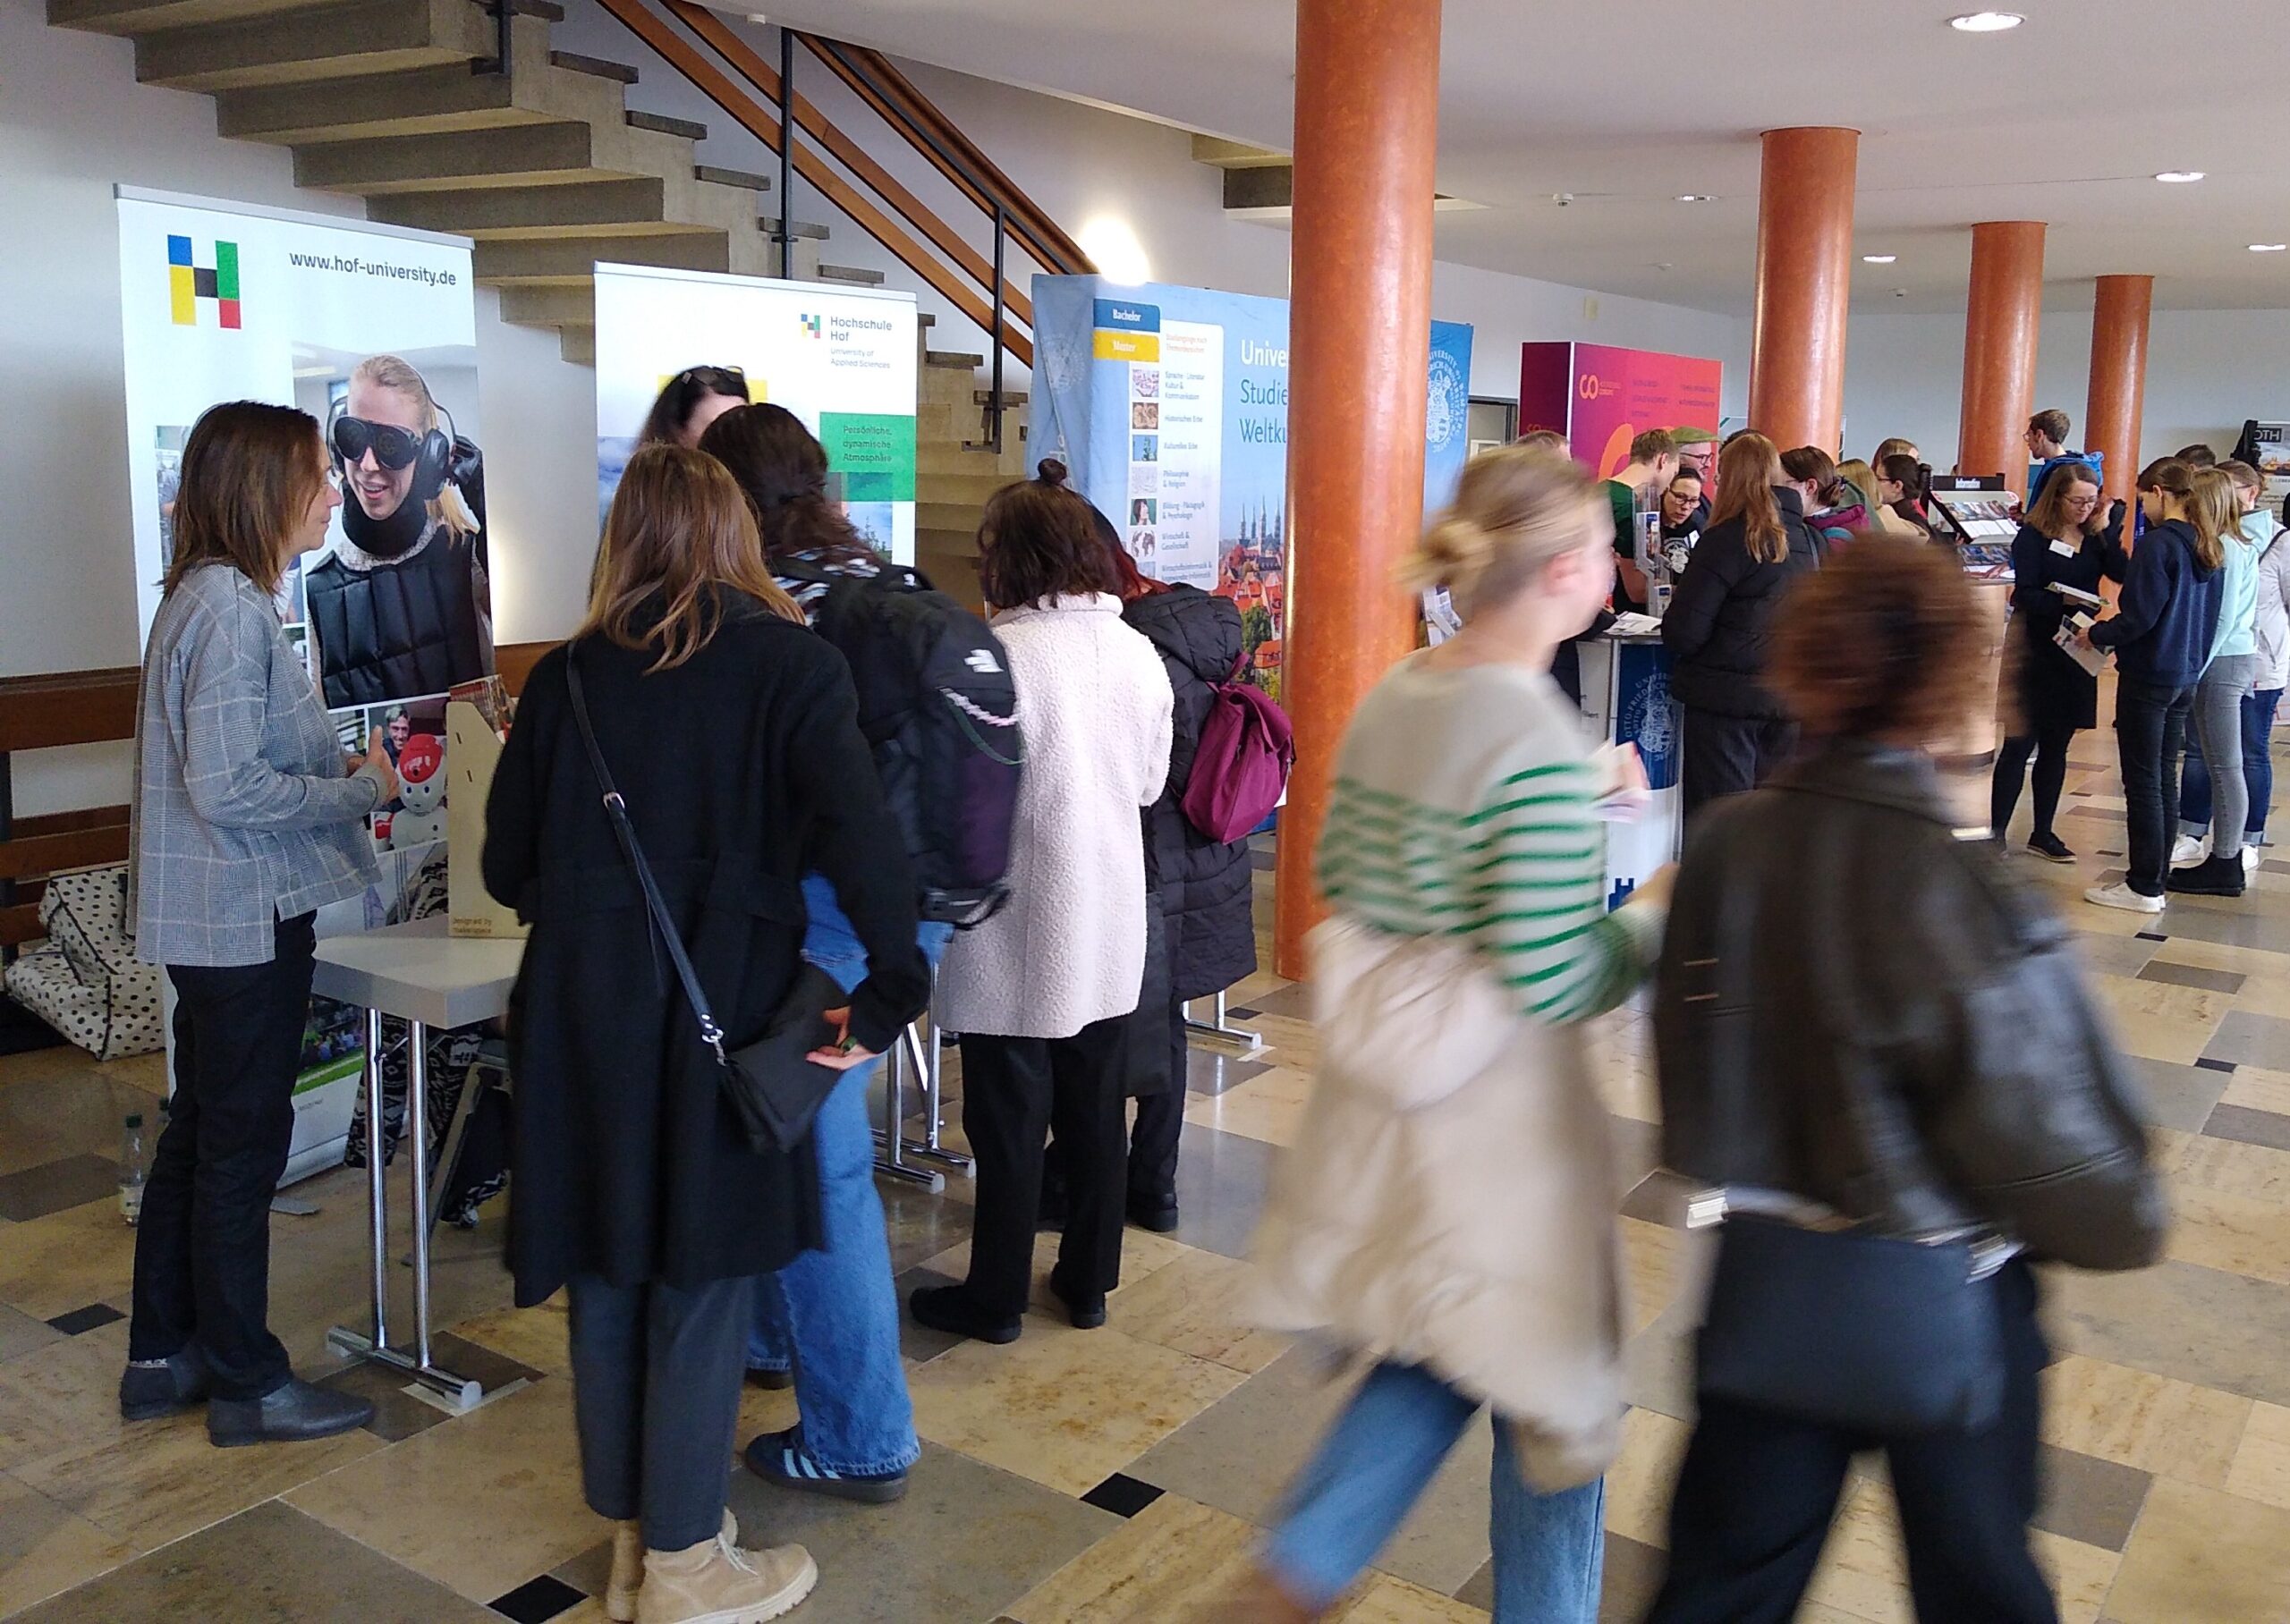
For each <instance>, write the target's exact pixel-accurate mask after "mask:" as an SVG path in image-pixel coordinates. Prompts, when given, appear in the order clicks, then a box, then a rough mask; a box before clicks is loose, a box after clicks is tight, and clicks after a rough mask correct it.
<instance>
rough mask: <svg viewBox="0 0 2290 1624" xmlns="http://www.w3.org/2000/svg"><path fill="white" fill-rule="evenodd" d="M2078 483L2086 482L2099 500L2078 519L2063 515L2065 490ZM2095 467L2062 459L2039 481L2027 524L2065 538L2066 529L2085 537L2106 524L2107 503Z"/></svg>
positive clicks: (2097, 470)
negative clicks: (2040, 492) (2040, 491)
mask: <svg viewBox="0 0 2290 1624" xmlns="http://www.w3.org/2000/svg"><path fill="white" fill-rule="evenodd" d="M2079 485H2088V486H2091V491H2092V494H2093V495H2099V496H2100V498H2101V499H2100V500H2099V501H2098V502H2095V503H2092V506H2091V516H2090V517H2089V518H2087V519H2083V520H2074V519H2071V518H2069V517H2068V516H2067V493H2068V492H2069V491H2070V490H2072V489H2073V488H2074V486H2079ZM2103 490H2104V487H2103V486H2101V484H2100V482H2099V469H2096V468H2093V467H2092V466H2091V464H2090V463H2088V462H2063V463H2062V464H2060V465H2059V466H2058V467H2057V468H2055V469H2052V470H2051V473H2050V474H2049V476H2048V477H2047V478H2045V480H2044V482H2043V495H2040V496H2039V497H2037V498H2036V504H2035V506H2034V507H2032V508H2031V509H2030V510H2029V511H2028V523H2029V524H2030V525H2031V526H2032V527H2033V528H2034V529H2037V530H2038V531H2040V532H2041V533H2042V534H2043V535H2044V536H2045V537H2049V538H2052V539H2055V540H2059V539H2065V537H2066V536H2067V535H2068V534H2069V532H2071V531H2072V532H2074V534H2076V535H2078V536H2089V535H2091V534H2093V533H2095V532H2096V531H2098V530H2099V529H2103V528H2104V527H2105V525H2106V523H2107V507H2108V504H2107V502H2106V500H2105V497H2104V495H2102V493H2103Z"/></svg>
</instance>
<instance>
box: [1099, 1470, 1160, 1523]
mask: <svg viewBox="0 0 2290 1624" xmlns="http://www.w3.org/2000/svg"><path fill="white" fill-rule="evenodd" d="M1160 1497H1161V1491H1160V1490H1158V1489H1157V1488H1155V1487H1154V1486H1153V1485H1152V1484H1149V1483H1144V1482H1141V1481H1140V1480H1139V1479H1137V1478H1134V1477H1132V1476H1129V1474H1128V1473H1126V1472H1115V1474H1114V1475H1113V1476H1110V1477H1108V1478H1107V1479H1106V1480H1105V1481H1104V1482H1103V1483H1101V1484H1098V1486H1097V1487H1096V1488H1094V1489H1091V1490H1090V1492H1089V1493H1086V1494H1084V1495H1082V1496H1081V1503H1082V1504H1083V1505H1089V1506H1095V1507H1097V1509H1098V1510H1100V1511H1110V1512H1112V1513H1113V1514H1114V1515H1115V1517H1124V1518H1126V1517H1134V1516H1136V1515H1137V1514H1138V1513H1139V1512H1140V1511H1142V1510H1144V1509H1145V1508H1146V1507H1147V1506H1149V1505H1151V1504H1152V1503H1153V1502H1154V1501H1157V1500H1158V1499H1160Z"/></svg>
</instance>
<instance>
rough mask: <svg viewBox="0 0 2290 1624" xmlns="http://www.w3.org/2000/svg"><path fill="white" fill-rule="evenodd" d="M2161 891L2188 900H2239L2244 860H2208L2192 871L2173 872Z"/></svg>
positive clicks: (2236, 858)
mask: <svg viewBox="0 0 2290 1624" xmlns="http://www.w3.org/2000/svg"><path fill="white" fill-rule="evenodd" d="M2163 889H2164V890H2166V891H2176V892H2178V893H2179V894H2180V895H2182V896H2190V897H2238V896H2240V895H2242V894H2243V859H2241V858H2240V857H2239V856H2237V857H2207V858H2204V859H2202V860H2201V862H2199V863H2197V864H2195V865H2194V867H2192V868H2174V869H2172V870H2171V872H2170V874H2169V875H2167V877H2166V878H2165V879H2164V881H2163Z"/></svg>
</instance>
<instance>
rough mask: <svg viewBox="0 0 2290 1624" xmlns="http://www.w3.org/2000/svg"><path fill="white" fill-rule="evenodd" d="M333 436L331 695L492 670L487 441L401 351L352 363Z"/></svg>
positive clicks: (321, 669) (326, 612) (321, 639)
mask: <svg viewBox="0 0 2290 1624" xmlns="http://www.w3.org/2000/svg"><path fill="white" fill-rule="evenodd" d="M326 438H327V455H328V457H329V459H330V461H331V462H332V464H333V468H334V470H335V477H336V478H338V479H339V481H340V482H341V486H342V495H343V503H342V507H341V510H340V512H341V518H340V524H341V532H342V533H341V535H340V537H338V538H336V539H335V542H334V543H333V545H332V546H330V548H329V549H328V551H327V554H325V556H324V557H323V558H322V559H321V560H320V561H319V562H317V563H315V564H313V565H312V566H310V568H309V569H308V571H306V579H305V588H306V593H307V596H308V613H309V616H310V635H311V638H312V639H313V640H314V641H315V642H316V643H317V645H318V680H319V686H320V688H321V689H322V691H323V692H324V695H325V698H326V703H327V706H328V707H329V708H339V707H341V706H352V705H374V704H379V703H381V702H383V701H386V700H391V699H406V698H416V697H419V696H421V695H425V694H436V693H442V692H444V691H445V689H449V688H451V687H453V686H454V684H456V683H460V682H467V681H472V680H474V679H476V678H478V677H481V676H484V675H486V674H487V673H488V672H491V671H492V669H493V610H492V593H491V585H490V579H489V575H488V567H487V560H486V546H485V462H484V456H483V453H480V452H479V449H478V447H477V445H476V444H475V443H474V442H472V441H471V440H470V439H469V438H467V437H466V436H462V434H461V433H459V432H458V430H457V429H456V428H455V427H454V420H453V415H452V413H451V412H450V411H448V410H445V409H444V408H443V407H441V406H440V404H439V403H438V402H437V399H436V397H435V396H434V395H433V393H431V391H430V387H429V385H428V382H427V380H425V379H424V378H423V376H422V375H421V374H420V371H418V370H417V369H416V368H414V367H413V366H412V365H411V363H410V362H408V361H406V360H404V359H402V358H401V357H399V356H395V355H369V356H367V357H366V358H365V359H362V360H360V362H358V364H357V365H356V366H355V367H354V368H352V370H351V372H350V376H349V380H348V386H347V388H346V389H344V390H343V391H342V393H340V395H339V397H338V398H337V399H335V401H334V402H332V404H331V405H330V407H329V409H328V410H327V421H326Z"/></svg>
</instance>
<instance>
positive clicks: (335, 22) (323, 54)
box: [135, 0, 495, 90]
mask: <svg viewBox="0 0 2290 1624" xmlns="http://www.w3.org/2000/svg"><path fill="white" fill-rule="evenodd" d="M494 46H495V38H494V22H493V19H491V18H490V17H488V16H487V15H486V14H485V13H484V12H482V11H480V10H479V8H478V7H477V6H475V5H473V4H471V3H470V0H343V3H342V4H335V5H324V6H315V7H301V8H297V9H295V10H293V11H287V12H280V13H276V14H274V15H269V16H255V17H241V18H237V19H234V20H233V21H224V22H214V23H206V24H187V25H184V26H182V27H178V28H170V29H162V30H158V31H157V32H155V33H148V34H143V35H141V36H140V37H139V38H137V39H136V41H135V77H136V78H137V79H138V80H140V81H141V82H143V83H145V84H152V85H165V86H168V87H170V88H172V89H177V90H229V89H242V88H244V87H246V86H250V85H277V84H293V83H295V82H298V81H301V80H313V79H343V78H348V77H351V76H352V75H357V74H366V73H396V72H403V71H405V70H406V69H409V68H427V67H441V66H444V65H445V64H446V63H470V62H477V61H482V60H489V59H490V58H491V56H492V54H493V50H494Z"/></svg>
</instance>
